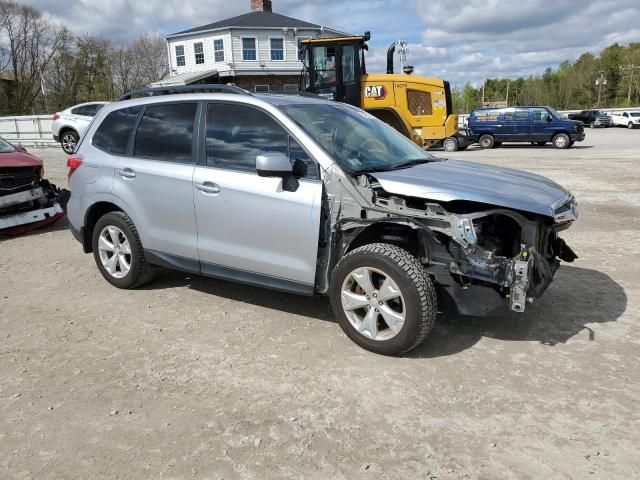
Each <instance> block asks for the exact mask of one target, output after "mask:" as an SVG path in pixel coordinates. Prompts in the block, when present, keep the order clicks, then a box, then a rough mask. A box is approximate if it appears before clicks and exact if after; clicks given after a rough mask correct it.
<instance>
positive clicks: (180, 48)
mask: <svg viewBox="0 0 640 480" xmlns="http://www.w3.org/2000/svg"><path fill="white" fill-rule="evenodd" d="M176 65H178V66H179V67H184V66H185V65H186V61H185V56H184V45H176Z"/></svg>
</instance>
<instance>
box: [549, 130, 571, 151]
mask: <svg viewBox="0 0 640 480" xmlns="http://www.w3.org/2000/svg"><path fill="white" fill-rule="evenodd" d="M551 143H553V146H554V147H556V148H558V149H560V150H564V149H566V148H569V147H570V146H571V145H570V144H571V139H570V138H569V135H567V134H566V133H558V134H556V135H555V136H554V137H553V140H551Z"/></svg>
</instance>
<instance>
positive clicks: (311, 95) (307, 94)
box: [260, 90, 326, 100]
mask: <svg viewBox="0 0 640 480" xmlns="http://www.w3.org/2000/svg"><path fill="white" fill-rule="evenodd" d="M260 93H262V94H265V95H294V96H297V97H309V98H319V99H321V100H326V98H324V97H323V96H321V95H318V94H317V93H311V92H305V91H304V90H296V91H295V92H294V91H289V90H269V91H268V92H260Z"/></svg>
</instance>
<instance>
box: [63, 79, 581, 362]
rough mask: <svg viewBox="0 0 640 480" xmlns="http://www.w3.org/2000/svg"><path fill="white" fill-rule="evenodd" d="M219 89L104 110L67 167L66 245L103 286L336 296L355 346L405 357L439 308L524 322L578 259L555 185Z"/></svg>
mask: <svg viewBox="0 0 640 480" xmlns="http://www.w3.org/2000/svg"><path fill="white" fill-rule="evenodd" d="M209 88H211V87H209ZM220 90H221V91H222V92H226V93H191V94H180V93H177V92H180V91H181V89H179V88H176V87H172V91H173V93H176V94H173V95H169V94H166V95H163V93H164V92H165V91H163V90H161V89H156V90H154V95H153V96H147V97H146V98H138V99H133V100H126V101H120V102H117V103H113V104H111V105H109V106H106V107H104V108H103V109H102V110H101V111H100V112H99V113H98V115H97V117H96V119H95V121H94V122H93V123H92V124H91V126H90V127H89V130H88V131H87V133H86V135H85V136H84V137H83V138H82V140H81V141H80V144H79V146H78V149H77V153H76V154H74V155H72V156H70V157H69V158H68V165H69V178H70V186H71V187H70V188H71V199H70V201H69V206H68V215H69V221H70V224H71V231H72V233H73V235H74V236H75V238H76V239H77V240H79V241H80V242H81V243H82V245H83V249H84V251H85V252H86V253H90V252H93V256H94V258H95V262H96V265H97V268H98V270H99V271H100V273H101V274H102V276H103V277H104V278H105V279H106V280H107V281H108V282H109V283H111V284H112V285H114V286H116V287H118V288H126V289H128V288H135V287H138V286H140V285H142V284H144V283H146V282H148V281H149V280H150V278H151V276H152V272H153V270H152V268H153V266H156V265H160V266H165V267H171V268H175V269H178V270H182V271H186V272H193V273H195V274H201V275H205V276H210V277H216V278H222V279H226V280H233V281H237V282H242V283H247V284H250V285H258V286H261V287H266V288H271V289H274V290H282V291H287V292H293V293H297V294H304V295H314V294H320V295H328V296H329V297H330V299H331V305H332V307H333V310H334V312H335V315H336V317H337V319H338V321H339V323H340V325H341V327H342V328H343V330H344V331H345V332H346V334H347V335H348V336H349V337H350V338H351V339H353V340H354V341H355V342H356V343H357V344H359V345H360V346H362V347H363V348H366V349H368V350H371V351H374V352H378V353H382V354H401V353H404V352H407V351H409V350H411V349H412V348H414V347H415V346H417V345H418V344H420V343H421V342H422V340H423V339H424V338H425V337H426V336H427V334H428V333H429V331H430V330H431V328H432V326H433V324H434V321H435V319H436V312H437V311H438V310H439V309H448V308H452V309H453V310H454V311H457V312H458V313H460V314H465V315H487V314H488V313H490V312H494V311H495V310H496V309H500V308H505V307H506V306H508V307H509V308H510V309H511V310H513V311H515V312H522V311H524V310H525V308H526V306H527V305H528V304H529V303H531V302H533V301H534V299H536V298H538V297H540V296H541V295H542V294H543V292H544V291H545V289H546V288H547V286H548V285H549V284H550V283H551V281H552V278H553V276H554V273H555V272H556V270H557V269H558V268H559V265H560V260H565V261H568V262H571V261H573V260H574V259H575V258H576V256H575V254H574V253H573V251H572V250H571V249H570V248H569V247H568V246H567V245H566V243H565V242H564V241H563V240H562V239H561V238H560V235H559V234H560V232H561V231H563V230H565V229H567V228H568V227H569V226H570V225H571V224H572V223H573V222H574V221H575V220H576V218H577V215H578V213H577V206H576V201H575V198H574V196H573V195H572V194H571V193H570V192H569V191H567V190H566V189H564V188H563V187H561V186H560V185H558V184H557V183H554V182H553V181H551V180H549V179H547V178H544V177H542V176H539V175H535V174H532V173H526V172H522V171H518V170H513V169H509V168H503V167H500V168H496V167H495V166H488V165H482V164H478V163H475V162H463V161H453V160H443V159H439V158H437V157H435V156H433V155H431V154H430V153H428V152H426V151H424V150H423V149H422V148H420V147H418V146H417V145H416V144H414V143H413V142H412V141H410V140H409V139H407V138H406V137H404V136H403V135H401V134H400V133H398V132H397V131H396V130H394V129H393V128H391V127H389V126H388V125H386V124H385V123H383V122H381V121H379V120H377V119H376V118H375V117H373V116H372V115H370V114H368V113H366V112H364V111H362V110H360V109H358V108H355V107H352V106H349V105H345V104H340V103H336V102H332V101H326V100H322V99H316V98H309V97H307V96H286V95H273V94H250V93H247V92H245V91H243V90H241V89H239V88H237V87H230V86H221V87H220ZM166 93H169V92H166ZM505 185H508V188H505Z"/></svg>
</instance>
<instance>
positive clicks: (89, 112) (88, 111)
mask: <svg viewBox="0 0 640 480" xmlns="http://www.w3.org/2000/svg"><path fill="white" fill-rule="evenodd" d="M103 106H104V105H102V104H100V103H94V104H93V105H86V106H85V107H84V113H83V115H86V116H88V117H95V116H96V113H98V110H100V109H101V108H102V107H103Z"/></svg>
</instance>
